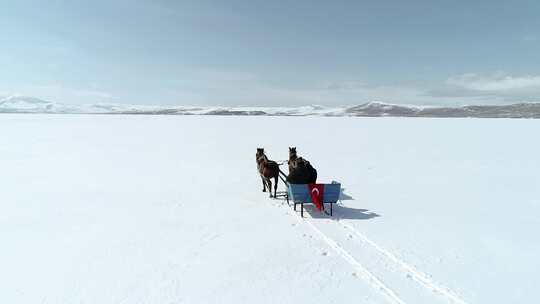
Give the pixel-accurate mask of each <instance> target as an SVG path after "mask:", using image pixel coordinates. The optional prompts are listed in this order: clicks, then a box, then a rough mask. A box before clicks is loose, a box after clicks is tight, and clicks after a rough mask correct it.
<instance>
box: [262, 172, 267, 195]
mask: <svg viewBox="0 0 540 304" xmlns="http://www.w3.org/2000/svg"><path fill="white" fill-rule="evenodd" d="M261 180H262V183H263V192H266V182H265V181H264V178H263V177H262V175H261Z"/></svg>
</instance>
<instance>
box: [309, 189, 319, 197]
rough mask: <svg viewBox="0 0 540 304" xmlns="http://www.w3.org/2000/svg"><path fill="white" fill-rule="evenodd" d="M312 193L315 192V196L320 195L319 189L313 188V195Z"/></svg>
mask: <svg viewBox="0 0 540 304" xmlns="http://www.w3.org/2000/svg"><path fill="white" fill-rule="evenodd" d="M314 192H316V193H317V196H319V194H320V192H319V189H317V188H313V189H312V190H311V193H312V194H313V193H314Z"/></svg>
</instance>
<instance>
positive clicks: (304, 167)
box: [287, 147, 317, 184]
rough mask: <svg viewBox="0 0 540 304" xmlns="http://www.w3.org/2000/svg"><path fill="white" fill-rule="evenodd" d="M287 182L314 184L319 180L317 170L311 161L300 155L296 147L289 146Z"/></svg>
mask: <svg viewBox="0 0 540 304" xmlns="http://www.w3.org/2000/svg"><path fill="white" fill-rule="evenodd" d="M287 182H289V183H291V184H314V183H316V182H317V170H315V168H313V166H312V165H311V163H310V162H309V161H307V160H306V159H304V158H302V157H298V155H297V153H296V147H289V175H288V176H287Z"/></svg>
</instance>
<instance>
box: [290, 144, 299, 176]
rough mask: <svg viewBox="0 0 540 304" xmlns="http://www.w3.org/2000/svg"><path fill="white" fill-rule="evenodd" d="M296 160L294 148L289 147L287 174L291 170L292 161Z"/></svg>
mask: <svg viewBox="0 0 540 304" xmlns="http://www.w3.org/2000/svg"><path fill="white" fill-rule="evenodd" d="M297 158H298V155H297V154H296V147H289V162H288V164H289V172H291V170H292V169H293V165H294V161H296V159H297Z"/></svg>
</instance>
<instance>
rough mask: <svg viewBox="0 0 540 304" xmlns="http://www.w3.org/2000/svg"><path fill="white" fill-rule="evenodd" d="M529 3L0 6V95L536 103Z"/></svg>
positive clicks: (539, 91)
mask: <svg viewBox="0 0 540 304" xmlns="http://www.w3.org/2000/svg"><path fill="white" fill-rule="evenodd" d="M538 16H540V2H538V1H513V2H510V1H457V0H455V1H433V0H431V1H303V0H302V1H300V0H297V1H258V0H253V1H234V0H232V1H24V0H23V1H3V0H0V41H1V46H2V47H1V48H0V67H1V73H0V96H6V95H13V94H18V95H28V96H34V97H38V98H43V99H48V100H52V101H58V102H64V103H95V102H105V103H135V104H167V105H170V104H177V105H265V106H268V105H275V106H283V105H305V104H322V105H329V106H332V105H348V104H359V103H363V102H368V101H383V102H392V103H408V104H444V105H457V104H478V103H491V104H495V103H512V102H521V101H540V55H539V54H540V18H538Z"/></svg>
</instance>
